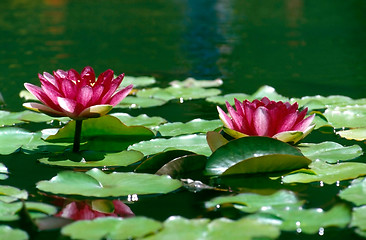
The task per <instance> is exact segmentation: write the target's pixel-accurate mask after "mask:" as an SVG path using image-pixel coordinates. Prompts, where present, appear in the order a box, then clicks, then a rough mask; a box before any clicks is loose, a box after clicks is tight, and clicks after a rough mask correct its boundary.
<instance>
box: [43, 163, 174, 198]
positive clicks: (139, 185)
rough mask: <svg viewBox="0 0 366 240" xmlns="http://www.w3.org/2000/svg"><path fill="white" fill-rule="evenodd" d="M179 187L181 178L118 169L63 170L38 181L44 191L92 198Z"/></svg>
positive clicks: (165, 190)
mask: <svg viewBox="0 0 366 240" xmlns="http://www.w3.org/2000/svg"><path fill="white" fill-rule="evenodd" d="M180 187H181V183H180V181H178V180H174V179H171V178H170V177H168V176H157V175H153V174H142V173H118V172H113V173H110V174H106V173H104V172H103V171H101V170H99V169H96V168H94V169H92V170H89V171H88V172H86V173H82V172H73V171H63V172H60V173H59V174H57V176H55V177H53V178H52V179H51V180H49V181H40V182H38V183H37V188H38V189H39V190H42V191H45V192H52V193H55V194H70V195H83V196H93V197H108V196H112V197H119V196H128V195H132V194H138V195H140V194H157V193H161V194H163V193H168V192H171V191H174V190H176V189H178V188H180Z"/></svg>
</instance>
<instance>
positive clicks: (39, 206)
mask: <svg viewBox="0 0 366 240" xmlns="http://www.w3.org/2000/svg"><path fill="white" fill-rule="evenodd" d="M25 207H26V209H27V211H28V213H29V215H30V216H31V218H32V219H35V218H44V217H47V216H51V215H55V214H56V213H57V208H56V207H55V206H53V205H50V204H46V203H42V202H25Z"/></svg>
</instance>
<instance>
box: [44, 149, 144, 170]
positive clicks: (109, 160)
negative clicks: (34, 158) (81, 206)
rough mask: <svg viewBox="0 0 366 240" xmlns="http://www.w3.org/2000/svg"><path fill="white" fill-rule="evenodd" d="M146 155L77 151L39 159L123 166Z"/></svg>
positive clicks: (59, 163)
mask: <svg viewBox="0 0 366 240" xmlns="http://www.w3.org/2000/svg"><path fill="white" fill-rule="evenodd" d="M143 157H144V155H143V154H142V153H140V152H137V151H122V152H117V153H101V152H93V151H83V152H80V153H79V154H77V153H72V152H70V153H68V154H67V153H63V154H58V155H54V156H51V157H49V158H41V159H40V160H39V161H40V162H41V163H44V164H48V165H55V166H62V167H82V168H83V167H86V168H93V167H122V166H128V165H131V164H133V163H136V162H138V161H140V160H141V159H142V158H143Z"/></svg>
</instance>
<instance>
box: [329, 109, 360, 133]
mask: <svg viewBox="0 0 366 240" xmlns="http://www.w3.org/2000/svg"><path fill="white" fill-rule="evenodd" d="M324 116H325V117H326V118H327V119H328V122H329V123H330V124H331V125H332V126H333V127H335V128H343V127H350V128H357V127H366V122H365V118H366V104H365V105H358V104H356V105H349V106H344V107H339V106H336V107H332V108H327V109H326V110H325V112H324Z"/></svg>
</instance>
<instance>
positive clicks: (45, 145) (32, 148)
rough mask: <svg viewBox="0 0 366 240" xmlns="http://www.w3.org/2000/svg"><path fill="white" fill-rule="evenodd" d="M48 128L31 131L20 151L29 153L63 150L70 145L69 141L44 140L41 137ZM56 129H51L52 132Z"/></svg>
mask: <svg viewBox="0 0 366 240" xmlns="http://www.w3.org/2000/svg"><path fill="white" fill-rule="evenodd" d="M48 130H49V129H44V130H42V132H35V133H32V136H31V139H30V141H29V142H28V143H27V144H24V145H23V146H22V148H21V149H22V151H23V152H24V153H27V154H31V153H53V152H64V151H65V150H66V148H68V147H70V143H52V142H46V141H44V140H43V139H42V138H43V136H45V135H44V132H47V131H48ZM57 131H58V129H56V131H52V133H57Z"/></svg>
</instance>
